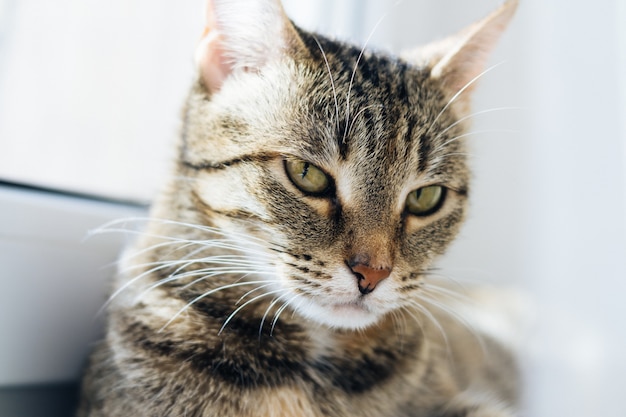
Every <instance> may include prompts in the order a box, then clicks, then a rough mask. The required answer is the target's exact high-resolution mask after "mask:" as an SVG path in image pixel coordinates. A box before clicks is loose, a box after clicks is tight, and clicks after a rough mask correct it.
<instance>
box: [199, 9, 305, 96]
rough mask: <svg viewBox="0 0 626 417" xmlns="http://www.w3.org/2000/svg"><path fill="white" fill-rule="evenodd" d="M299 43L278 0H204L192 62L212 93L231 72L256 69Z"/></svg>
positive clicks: (291, 49)
mask: <svg viewBox="0 0 626 417" xmlns="http://www.w3.org/2000/svg"><path fill="white" fill-rule="evenodd" d="M301 42H302V41H301V39H300V37H299V36H298V34H297V32H296V30H295V28H294V26H293V24H292V23H291V21H290V20H289V18H287V16H286V15H285V12H284V10H283V7H282V5H281V3H280V1H279V0H206V3H205V28H204V33H203V35H202V38H201V40H200V43H199V45H198V47H197V49H196V63H197V65H198V68H199V70H200V76H201V77H202V81H203V83H204V85H205V86H206V87H207V89H208V90H209V91H210V92H212V93H214V92H216V91H218V90H219V89H220V88H221V86H222V84H223V83H224V81H225V80H226V79H227V78H228V77H230V76H231V75H232V74H234V73H236V72H238V71H247V72H259V71H260V70H261V69H262V68H263V67H264V66H265V65H267V64H268V63H269V62H271V61H273V60H277V59H280V58H281V57H282V56H284V55H285V54H286V53H289V52H293V50H294V49H302V48H300V47H301Z"/></svg>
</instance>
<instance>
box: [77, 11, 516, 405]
mask: <svg viewBox="0 0 626 417" xmlns="http://www.w3.org/2000/svg"><path fill="white" fill-rule="evenodd" d="M220 3H226V2H224V1H221V2H220V1H216V2H215V3H214V4H213V3H210V4H209V8H210V9H211V10H212V13H214V14H215V16H217V18H215V17H213V19H214V21H213V22H211V23H212V24H213V27H209V28H208V29H207V32H210V31H211V30H218V31H219V30H221V31H222V32H221V33H222V35H223V36H222V38H221V41H220V42H222V44H220V45H221V46H220V48H221V49H219V48H218V49H219V50H218V49H215V50H207V51H208V52H207V51H202V50H201V51H200V54H199V55H200V58H199V73H200V76H199V77H198V80H197V81H196V82H195V84H194V85H193V87H192V89H191V92H190V94H189V97H188V100H187V103H186V106H185V109H184V126H183V130H182V135H181V141H180V148H179V149H180V154H179V159H178V162H177V166H176V169H175V172H174V174H173V175H172V177H171V180H170V182H169V186H168V187H167V188H166V189H165V190H164V192H163V193H162V194H161V196H160V197H159V199H158V200H157V201H156V202H155V204H154V206H153V210H152V213H151V219H149V220H147V221H146V226H145V229H144V230H143V231H142V233H141V235H140V238H139V239H138V241H137V242H136V244H135V245H134V247H133V248H132V250H131V251H129V252H128V253H129V254H128V255H127V256H126V257H125V259H124V261H123V262H122V267H121V269H120V273H119V274H118V277H117V279H116V281H115V290H116V292H115V294H114V295H115V297H114V298H113V301H112V303H111V304H110V306H109V311H108V323H107V328H106V338H105V340H104V341H103V342H102V343H101V344H100V345H99V347H98V348H97V349H96V351H95V352H94V353H93V355H92V357H91V362H90V366H89V368H88V372H87V374H86V376H85V379H84V384H83V397H82V403H81V407H80V410H79V414H78V415H79V416H81V417H87V416H89V417H101V416H108V417H112V416H180V417H183V416H186V417H191V416H197V417H200V416H219V417H254V416H272V417H279V416H285V417H286V416H303V417H304V416H306V417H321V416H359V417H368V416H371V417H374V416H376V417H380V416H393V417H401V416H404V417H409V416H413V417H418V416H420V417H460V416H467V417H470V416H471V417H505V416H513V415H515V414H514V411H513V410H514V404H515V401H516V400H515V398H516V376H515V372H514V369H513V368H514V366H513V363H512V362H513V361H512V358H511V356H510V354H509V353H508V352H507V351H506V350H505V349H504V348H502V347H500V345H498V344H497V343H495V342H494V341H493V340H492V339H490V338H489V337H487V336H485V335H477V334H476V333H475V332H474V331H473V330H472V329H471V326H468V325H466V324H464V323H463V322H462V321H461V320H459V319H458V318H456V317H454V316H453V315H450V314H448V313H445V312H443V311H442V308H441V303H445V301H446V299H445V298H443V299H442V298H441V297H439V298H437V297H436V296H437V294H438V293H437V292H435V291H434V290H433V288H430V289H429V286H428V279H429V278H428V275H429V267H430V265H431V263H432V261H433V259H434V258H435V257H436V256H438V255H440V254H442V253H443V252H444V251H445V249H446V247H447V246H448V245H449V243H450V242H451V241H452V240H453V238H454V237H455V235H456V234H457V231H458V230H459V227H460V225H461V222H462V220H463V218H464V214H465V211H466V205H467V197H468V192H469V177H470V174H469V169H468V166H467V163H466V158H465V151H464V142H463V140H462V138H461V137H459V135H463V133H464V132H466V129H467V126H466V123H465V122H464V121H462V120H460V119H462V118H463V117H464V116H466V115H467V114H468V113H467V112H468V106H467V97H466V96H467V91H465V92H464V93H465V94H460V95H459V96H458V97H455V94H456V93H457V92H459V90H461V89H463V87H464V86H465V85H468V83H469V85H472V83H471V82H470V81H471V80H472V78H473V77H474V76H475V75H477V73H478V72H480V71H481V70H482V65H483V64H484V60H485V58H484V57H482V55H481V54H482V53H483V52H482V51H483V50H489V49H490V48H491V46H492V44H493V42H494V41H493V40H490V41H489V44H488V45H482V44H481V42H483V39H482V38H486V37H489V36H492V37H495V35H490V34H489V33H488V32H489V31H491V32H494V33H496V32H497V33H499V31H500V30H502V27H503V26H504V24H505V23H506V21H508V18H509V17H510V15H511V14H512V9H514V7H515V2H509V3H508V4H507V5H505V6H503V8H502V9H501V10H500V11H498V12H496V13H494V15H492V16H491V17H489V18H488V19H486V20H485V21H483V23H481V24H478V26H473V27H471V28H470V29H468V30H467V31H465V32H462V33H461V35H460V37H457V38H450V39H449V40H447V41H444V42H442V43H440V44H439V46H436V47H431V48H430V49H422V50H419V51H417V52H413V53H409V54H407V55H406V57H407V60H403V59H400V58H397V57H392V56H387V55H384V54H379V53H371V52H365V53H364V54H363V55H362V56H361V49H360V48H356V47H353V46H350V45H346V44H342V43H339V42H336V41H332V40H329V39H327V38H324V37H322V36H318V35H313V34H311V33H307V32H304V31H302V30H300V29H297V28H295V27H294V26H293V25H291V23H289V21H288V20H286V19H285V18H284V17H283V16H282V9H280V6H279V5H277V3H275V2H272V1H270V0H258V3H267V4H268V6H267V7H264V8H265V9H267V10H269V11H268V17H267V20H268V22H270V23H269V24H272V25H274V24H276V19H279V22H278V25H279V26H278V27H279V29H277V30H278V31H279V32H280V36H281V39H279V40H275V39H270V40H263V39H262V40H257V39H250V40H248V41H250V42H252V41H253V40H254V42H260V43H261V44H262V46H263V42H265V43H266V45H265V46H266V48H267V49H266V51H265V53H260V54H259V53H258V52H255V51H256V49H254V48H250V49H248V50H246V49H245V42H246V39H245V37H246V32H245V29H244V30H242V31H240V32H235V31H233V32H232V34H231V33H229V32H228V31H229V29H228V27H227V26H228V24H229V23H228V22H227V23H228V24H227V23H223V21H224V20H225V19H227V17H224V16H228V13H226V12H222V11H221V10H223V9H225V8H226V6H225V5H220ZM244 3H245V2H244ZM220 8H221V9H220ZM262 8H263V7H262ZM242 9H243V8H241V9H240V10H242ZM211 10H210V12H211ZM277 10H278V14H276V13H275V12H276V11H277ZM271 11H274V14H272V13H270V12H271ZM502 15H506V16H505V17H500V16H502ZM494 16H495V17H494ZM220 19H222V20H220ZM260 19H261V20H263V19H265V17H261V18H260ZM209 20H210V19H209ZM494 20H495V21H496V23H493V21H494ZM485 22H486V23H485ZM233 25H236V23H234V24H233ZM281 25H282V26H281ZM491 26H493V27H495V28H491V29H490V27H491ZM268 27H269V26H268ZM272 27H274V26H272ZM483 27H487V29H483ZM476 28H478V29H476ZM239 29H241V28H239ZM250 30H251V31H254V29H250ZM483 32H484V33H483ZM242 33H243V35H242ZM485 33H486V34H485ZM468 34H469V35H468ZM253 36H254V33H252V34H251V35H250V37H251V38H252V37H253ZM240 38H243V40H242V39H240ZM455 39H457V40H458V39H462V40H461V41H460V42H461V48H460V52H458V53H449V52H446V49H443V48H446V47H448V46H446V45H450V44H452V45H454V44H455V42H456V41H455ZM272 42H278V43H279V45H276V46H273V45H272V44H271V43H272ZM457 43H458V42H457ZM232 44H234V46H233V45H232ZM229 48H230V49H229ZM448 48H449V47H448ZM257 49H258V48H257ZM216 51H217V52H216ZM203 53H209V54H215V53H218V54H223V56H221V55H220V56H217V58H218V59H222V61H221V65H223V68H222V69H224V68H225V71H226V73H225V74H221V75H218V76H217V79H216V78H214V77H215V75H212V74H213V73H212V72H211V71H214V70H215V68H214V67H210V66H207V65H209V64H206V63H204V61H203V58H202V54H203ZM255 54H256V55H255ZM485 55H486V53H485ZM211 57H213V58H215V57H214V56H213V55H211ZM224 57H227V58H228V59H224ZM475 57H478V58H475ZM213 58H211V59H213ZM472 59H476V60H477V61H478V62H477V63H476V64H471V63H469V64H468V63H467V62H468V60H472ZM207 60H208V59H207ZM207 60H205V61H207ZM466 67H468V68H469V69H467V68H466ZM467 90H469V89H467ZM286 157H289V158H294V157H295V158H299V159H302V160H305V161H309V162H310V163H312V164H313V165H315V166H317V167H319V168H321V169H322V170H323V171H324V172H326V173H327V174H329V176H330V177H331V178H332V180H331V181H333V182H334V189H333V192H332V193H331V194H329V195H325V196H323V197H315V196H310V195H306V194H305V193H303V192H301V191H300V190H299V189H298V188H296V187H295V186H294V184H292V183H291V182H290V180H289V178H288V177H287V175H286V173H285V170H284V167H283V160H284V158H286ZM432 184H435V185H443V186H445V187H446V189H447V193H446V197H445V201H444V203H443V205H442V206H441V208H440V209H439V210H438V211H436V212H435V213H433V214H430V215H428V216H421V217H420V216H415V215H412V214H410V213H407V211H406V210H405V209H404V201H405V199H406V196H407V194H408V193H409V192H410V191H412V190H414V189H417V188H420V187H423V186H427V185H432ZM355 254H360V255H363V256H365V257H366V258H367V259H368V261H367V262H369V263H370V264H371V265H374V266H377V265H378V266H380V265H384V266H388V267H390V268H391V271H392V272H391V275H390V276H389V277H388V278H387V279H385V280H383V281H382V282H381V283H379V285H378V286H377V287H376V288H375V290H374V291H373V292H371V293H369V294H360V293H359V291H358V289H357V278H356V277H354V276H353V275H352V274H351V272H350V270H349V267H348V266H347V260H348V259H349V258H350V257H351V256H353V255H355ZM338 271H339V272H338ZM441 291H443V290H441ZM311 300H314V301H315V302H316V303H317V304H316V305H317V307H316V308H317V309H318V310H319V309H320V308H321V309H322V310H324V311H325V313H324V314H326V315H325V316H324V317H325V318H319V314H318V313H316V311H317V310H315V308H313V307H310V301H311ZM320 306H321V307H320ZM233 313H235V314H233ZM316 317H317V318H316ZM363 317H368V318H363ZM372 317H374V318H375V319H372ZM333 320H337V321H336V325H335V322H334V321H333ZM368 320H370V321H371V320H373V321H372V322H371V323H370V322H369V321H368Z"/></svg>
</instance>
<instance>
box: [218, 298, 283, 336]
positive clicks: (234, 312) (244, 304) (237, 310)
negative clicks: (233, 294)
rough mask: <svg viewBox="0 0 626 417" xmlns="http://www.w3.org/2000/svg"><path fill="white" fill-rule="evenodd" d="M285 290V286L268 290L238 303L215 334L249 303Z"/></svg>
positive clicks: (221, 330)
mask: <svg viewBox="0 0 626 417" xmlns="http://www.w3.org/2000/svg"><path fill="white" fill-rule="evenodd" d="M286 291H288V290H287V289H285V288H281V289H279V290H274V291H269V292H266V293H264V294H261V295H257V296H256V297H254V298H252V299H251V300H248V301H246V302H245V303H243V304H242V305H240V306H239V307H238V308H237V309H235V311H233V312H232V313H231V314H230V316H228V318H227V319H226V321H225V322H224V324H223V325H222V328H221V329H220V331H219V332H217V334H218V335H220V334H222V332H223V331H224V329H225V328H226V326H227V325H228V323H230V321H231V320H232V319H233V318H234V317H235V316H236V315H237V313H239V312H240V311H241V310H243V309H244V308H245V307H246V306H247V305H250V304H252V303H254V302H255V301H257V300H260V299H261V298H264V297H267V296H269V295H273V294H277V293H280V292H286Z"/></svg>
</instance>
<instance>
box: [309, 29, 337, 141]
mask: <svg viewBox="0 0 626 417" xmlns="http://www.w3.org/2000/svg"><path fill="white" fill-rule="evenodd" d="M313 39H314V40H315V43H317V46H318V47H319V48H320V51H321V52H322V57H324V62H325V63H326V70H328V78H330V86H331V87H332V89H333V99H334V100H335V112H336V116H335V117H336V118H335V125H336V127H337V129H339V101H338V100H337V90H336V89H335V79H334V78H333V73H332V71H331V69H330V64H329V63H328V58H327V56H326V52H325V51H324V48H322V44H321V43H320V41H319V40H318V39H317V37H316V36H315V35H313Z"/></svg>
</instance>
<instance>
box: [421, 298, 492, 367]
mask: <svg viewBox="0 0 626 417" xmlns="http://www.w3.org/2000/svg"><path fill="white" fill-rule="evenodd" d="M425 295H428V294H422V295H418V296H417V297H418V298H419V299H420V300H422V301H424V302H426V303H428V304H430V305H432V306H433V307H435V308H437V309H439V310H440V311H442V312H443V313H445V314H447V315H448V316H449V317H451V318H453V319H454V320H456V321H457V322H458V323H460V324H461V325H462V326H463V327H464V328H465V329H466V330H467V331H468V332H469V333H470V334H471V335H472V337H474V339H475V340H476V342H477V343H478V345H479V346H480V349H481V352H482V354H483V355H486V353H487V349H486V346H485V342H484V339H483V338H482V336H481V335H480V333H479V332H478V331H477V330H476V329H475V328H474V326H472V324H471V323H469V322H468V321H467V320H466V319H465V318H464V317H463V316H462V315H460V314H459V313H457V312H456V311H454V309H453V308H451V307H449V306H447V305H445V304H442V303H440V302H438V301H436V300H434V299H433V298H431V297H426V296H425Z"/></svg>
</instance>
